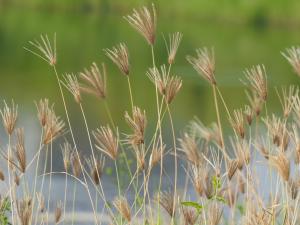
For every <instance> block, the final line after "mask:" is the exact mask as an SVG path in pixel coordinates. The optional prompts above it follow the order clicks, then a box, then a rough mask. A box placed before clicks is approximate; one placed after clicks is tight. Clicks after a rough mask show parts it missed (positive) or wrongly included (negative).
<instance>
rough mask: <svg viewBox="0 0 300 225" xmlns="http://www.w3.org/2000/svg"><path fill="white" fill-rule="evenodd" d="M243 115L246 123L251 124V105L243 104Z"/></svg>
mask: <svg viewBox="0 0 300 225" xmlns="http://www.w3.org/2000/svg"><path fill="white" fill-rule="evenodd" d="M244 115H245V117H246V121H247V123H248V125H249V126H251V124H252V121H253V116H254V115H253V110H252V109H251V107H250V106H249V105H246V106H245V109H244Z"/></svg>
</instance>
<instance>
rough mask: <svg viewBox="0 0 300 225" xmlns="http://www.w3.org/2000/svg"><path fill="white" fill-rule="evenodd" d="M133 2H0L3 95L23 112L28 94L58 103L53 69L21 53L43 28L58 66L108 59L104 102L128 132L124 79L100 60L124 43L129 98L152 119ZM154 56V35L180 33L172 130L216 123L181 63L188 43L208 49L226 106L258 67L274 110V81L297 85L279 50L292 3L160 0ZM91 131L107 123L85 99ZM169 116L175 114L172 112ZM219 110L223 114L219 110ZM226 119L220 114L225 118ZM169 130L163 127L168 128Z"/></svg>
mask: <svg viewBox="0 0 300 225" xmlns="http://www.w3.org/2000/svg"><path fill="white" fill-rule="evenodd" d="M151 2H152V1H138V0H87V1H85V0H63V1H62V0H51V1H50V0H49V1H46V0H26V1H21V0H0V76H1V82H0V98H1V99H7V100H9V99H12V98H13V99H15V101H16V102H17V103H18V104H19V106H20V110H21V112H24V113H27V114H28V115H35V106H34V103H33V102H34V100H39V99H40V98H44V97H48V98H49V99H50V100H51V101H53V102H55V105H56V109H57V110H58V111H59V112H60V113H61V114H62V115H64V114H63V108H62V104H61V100H60V95H59V92H58V88H57V83H56V80H55V77H54V75H53V71H51V69H50V68H49V66H48V65H47V64H45V63H44V62H42V61H41V60H39V59H38V58H36V57H35V56H33V55H31V54H30V53H28V52H26V51H25V50H24V49H23V47H25V46H27V47H28V41H29V40H33V39H34V38H37V37H38V36H39V35H40V34H48V35H49V36H52V35H53V33H54V32H56V34H57V51H58V53H57V54H58V71H59V73H60V74H63V73H69V72H74V73H77V72H79V71H81V70H82V69H83V68H84V67H88V66H90V64H91V63H92V62H93V61H95V62H97V63H98V64H100V63H101V62H102V61H104V62H106V63H107V65H108V100H107V101H108V104H109V106H110V107H111V110H112V113H113V117H114V118H115V120H116V122H117V124H119V126H121V127H122V131H123V130H124V131H126V127H125V126H124V119H123V115H124V111H126V110H128V109H129V107H130V104H129V96H128V89H127V81H126V79H125V77H124V76H123V75H122V74H120V72H119V71H118V70H117V69H116V67H115V66H114V65H113V64H112V63H111V62H110V61H109V60H108V59H107V58H106V57H105V56H104V54H103V51H102V49H103V48H107V47H112V46H113V45H115V44H118V43H119V42H125V43H126V44H127V45H128V48H129V51H130V63H131V67H132V74H131V76H132V79H131V80H132V86H133V95H134V101H135V104H136V105H138V106H140V107H141V108H144V109H146V111H147V115H148V117H149V126H150V129H151V127H152V128H153V126H154V123H151V121H152V120H155V118H156V116H155V112H156V110H155V107H154V106H155V97H154V94H155V90H154V88H153V85H152V83H151V82H150V81H149V80H148V78H147V77H146V75H145V72H146V70H147V69H148V68H149V67H150V65H151V55H150V48H149V46H148V45H147V44H146V42H145V40H144V39H143V38H142V37H141V36H140V35H139V34H137V33H136V32H135V31H134V30H133V29H132V28H131V27H130V26H129V25H128V23H127V22H126V21H125V20H124V19H123V16H124V15H127V14H129V13H131V12H132V9H133V8H137V7H140V6H143V5H150V4H151ZM153 2H154V3H155V5H156V8H157V11H158V29H157V37H158V38H157V42H156V44H155V53H156V56H157V61H158V64H163V63H166V62H167V60H166V59H167V53H166V49H165V44H164V41H163V38H162V35H161V34H165V35H167V34H168V33H170V32H175V31H180V32H182V33H183V40H182V44H181V46H180V48H179V51H178V54H177V57H176V63H175V66H174V67H173V72H174V73H175V74H177V75H179V76H181V77H182V79H183V88H182V90H181V92H180V94H179V95H178V96H177V98H176V100H175V102H174V103H173V104H172V110H173V112H174V118H175V126H176V130H177V131H178V130H179V129H181V128H183V127H184V126H185V125H186V124H187V123H188V121H190V120H191V119H192V118H193V117H194V116H197V117H199V118H200V119H201V120H203V121H204V123H205V124H209V123H211V122H212V121H214V120H215V113H214V106H213V102H212V96H211V89H210V87H209V86H208V84H207V83H206V82H205V81H204V80H202V79H201V78H199V76H198V75H197V74H196V72H195V71H193V69H192V67H191V66H190V65H189V64H188V63H187V61H186V60H185V56H186V55H187V54H194V49H195V48H198V47H203V46H208V47H210V46H213V47H214V49H215V55H216V77H217V81H218V84H219V85H220V89H221V91H222V92H223V94H224V98H225V100H226V101H227V103H228V105H229V106H230V109H234V108H238V107H243V105H244V104H245V103H247V101H246V97H245V93H244V86H243V84H242V83H241V79H243V77H244V75H243V70H244V69H245V68H247V67H250V66H252V65H255V64H262V63H263V64H265V66H266V69H267V73H268V81H269V88H270V97H269V102H268V104H269V106H270V110H274V111H275V112H280V105H279V102H278V100H277V97H276V94H275V91H274V88H273V87H274V86H281V85H289V84H297V83H299V78H298V77H297V76H296V75H295V74H293V71H292V69H291V68H290V66H289V65H288V63H287V62H286V60H285V59H284V58H283V57H282V56H281V54H280V51H283V50H284V49H285V48H286V47H290V46H292V45H297V44H299V42H300V29H299V27H300V13H299V12H300V1H299V0H260V1H259V0H218V1H217V0H210V1H208V0H188V1H182V0H173V1H166V0H159V1H153ZM68 96H69V98H68V99H69V101H68V104H69V107H70V108H71V110H72V120H73V122H74V123H75V124H77V132H78V133H79V134H80V131H81V129H82V128H81V127H82V125H83V123H82V120H81V119H80V118H81V117H80V112H79V109H78V106H77V105H76V104H75V103H74V101H73V99H72V98H71V97H70V95H68ZM84 107H85V109H86V111H87V113H88V120H89V123H90V126H91V128H94V127H96V126H99V125H100V124H106V123H108V119H107V116H106V114H105V110H104V105H103V103H102V102H101V101H98V100H97V99H95V98H93V97H89V96H85V97H84ZM175 112H176V113H175ZM223 115H224V116H225V113H224V114H223ZM223 118H224V117H223ZM166 126H168V125H167V124H166Z"/></svg>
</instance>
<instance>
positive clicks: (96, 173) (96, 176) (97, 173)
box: [86, 155, 105, 185]
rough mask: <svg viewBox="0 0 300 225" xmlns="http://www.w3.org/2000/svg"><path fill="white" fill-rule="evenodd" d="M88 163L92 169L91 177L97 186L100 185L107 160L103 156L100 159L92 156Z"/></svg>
mask: <svg viewBox="0 0 300 225" xmlns="http://www.w3.org/2000/svg"><path fill="white" fill-rule="evenodd" d="M86 163H87V165H88V167H89V169H90V174H91V177H92V179H93V181H94V183H95V184H96V185H98V184H99V183H100V179H101V176H102V174H103V169H104V165H105V158H104V157H103V156H102V155H101V156H100V157H95V158H93V156H91V157H90V158H87V159H86Z"/></svg>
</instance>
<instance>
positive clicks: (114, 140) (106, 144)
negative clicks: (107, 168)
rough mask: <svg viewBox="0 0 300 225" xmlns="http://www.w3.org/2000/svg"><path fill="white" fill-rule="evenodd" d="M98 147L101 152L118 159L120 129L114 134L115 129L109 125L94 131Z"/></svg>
mask: <svg viewBox="0 0 300 225" xmlns="http://www.w3.org/2000/svg"><path fill="white" fill-rule="evenodd" d="M93 135H94V138H95V141H96V147H97V149H99V150H100V151H101V152H103V153H105V154H106V155H108V156H109V157H110V158H111V159H112V160H116V159H117V157H118V145H119V140H118V136H119V134H118V130H116V135H117V136H115V135H114V133H113V131H112V130H111V129H110V127H109V126H106V127H100V128H99V129H97V130H96V131H94V132H93Z"/></svg>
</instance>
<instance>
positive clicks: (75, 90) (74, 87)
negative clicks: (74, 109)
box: [61, 74, 81, 104]
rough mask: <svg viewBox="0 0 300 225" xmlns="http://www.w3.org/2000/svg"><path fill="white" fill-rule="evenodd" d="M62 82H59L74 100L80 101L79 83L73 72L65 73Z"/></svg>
mask: <svg viewBox="0 0 300 225" xmlns="http://www.w3.org/2000/svg"><path fill="white" fill-rule="evenodd" d="M64 80H65V81H64V82H61V83H62V84H63V85H64V86H65V87H66V88H67V89H68V91H69V92H70V93H71V94H72V95H73V97H74V99H75V101H76V102H77V103H78V104H80V103H81V94H80V85H79V82H78V79H77V77H76V76H75V75H74V74H65V75H64Z"/></svg>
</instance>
